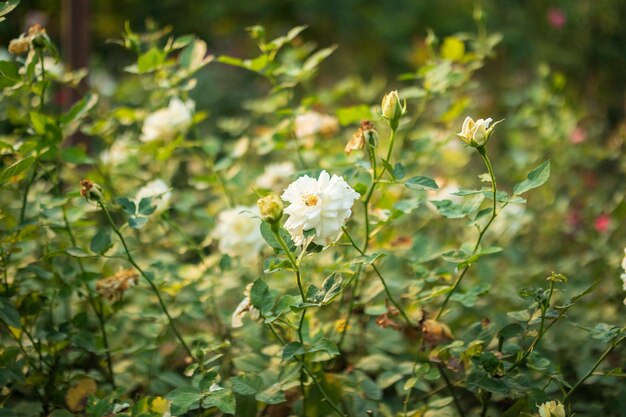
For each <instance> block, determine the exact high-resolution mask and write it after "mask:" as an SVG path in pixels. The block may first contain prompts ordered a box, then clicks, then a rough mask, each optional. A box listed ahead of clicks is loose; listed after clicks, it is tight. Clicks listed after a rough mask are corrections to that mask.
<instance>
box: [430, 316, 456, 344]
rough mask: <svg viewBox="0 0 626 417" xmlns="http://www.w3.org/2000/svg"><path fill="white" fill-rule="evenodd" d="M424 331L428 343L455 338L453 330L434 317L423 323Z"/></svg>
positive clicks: (439, 342) (438, 342)
mask: <svg viewBox="0 0 626 417" xmlns="http://www.w3.org/2000/svg"><path fill="white" fill-rule="evenodd" d="M422 333H423V335H424V340H425V341H426V343H428V344H430V345H433V346H435V345H439V344H441V343H443V342H445V341H448V340H452V339H453V336H452V332H451V331H450V328H449V327H448V326H447V325H446V324H445V323H441V322H438V321H437V320H432V319H429V320H425V321H424V322H423V323H422Z"/></svg>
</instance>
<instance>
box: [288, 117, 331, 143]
mask: <svg viewBox="0 0 626 417" xmlns="http://www.w3.org/2000/svg"><path fill="white" fill-rule="evenodd" d="M294 129H295V133H296V137H298V138H299V139H304V138H308V137H310V136H314V135H316V134H318V133H321V134H323V135H331V134H333V133H335V132H336V131H337V130H339V123H338V122H337V119H336V118H334V117H333V116H329V115H327V114H321V113H318V112H316V111H310V112H307V113H304V114H301V115H298V116H296V119H295V120H294Z"/></svg>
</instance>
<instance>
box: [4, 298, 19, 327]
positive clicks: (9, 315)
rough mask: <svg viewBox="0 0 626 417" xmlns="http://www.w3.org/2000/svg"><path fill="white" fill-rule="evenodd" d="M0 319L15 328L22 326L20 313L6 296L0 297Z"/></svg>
mask: <svg viewBox="0 0 626 417" xmlns="http://www.w3.org/2000/svg"><path fill="white" fill-rule="evenodd" d="M0 319H2V321H3V322H5V323H6V324H8V325H9V326H11V327H15V328H16V329H20V328H21V327H22V323H21V320H20V313H18V311H17V309H16V308H15V306H14V305H13V302H12V301H11V300H10V299H8V298H6V297H0Z"/></svg>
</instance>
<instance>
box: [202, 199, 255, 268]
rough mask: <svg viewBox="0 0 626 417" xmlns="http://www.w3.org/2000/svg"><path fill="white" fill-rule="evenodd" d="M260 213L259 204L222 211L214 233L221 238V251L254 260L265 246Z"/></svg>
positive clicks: (219, 246) (217, 237)
mask: <svg viewBox="0 0 626 417" xmlns="http://www.w3.org/2000/svg"><path fill="white" fill-rule="evenodd" d="M259 215H260V213H259V208H258V207H257V206H249V207H247V206H237V207H234V208H232V209H227V210H224V211H222V212H221V213H220V214H219V216H218V217H217V226H216V228H215V230H214V231H213V233H212V234H213V236H214V237H215V238H216V239H218V240H219V245H218V248H219V250H220V252H222V253H225V254H227V255H230V256H238V257H241V258H242V259H244V260H248V261H251V260H254V258H255V257H256V256H257V255H258V253H259V252H260V251H261V249H263V247H264V246H265V241H264V240H263V237H262V236H261V230H260V225H261V219H260V218H259Z"/></svg>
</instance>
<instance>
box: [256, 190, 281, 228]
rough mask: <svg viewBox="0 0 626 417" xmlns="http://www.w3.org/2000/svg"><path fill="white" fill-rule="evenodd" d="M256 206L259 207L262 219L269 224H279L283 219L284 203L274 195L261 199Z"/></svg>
mask: <svg viewBox="0 0 626 417" xmlns="http://www.w3.org/2000/svg"><path fill="white" fill-rule="evenodd" d="M256 204H257V206H259V211H260V213H261V218H262V219H263V220H265V221H266V222H268V223H271V224H275V223H278V222H279V221H280V219H281V218H282V217H283V208H284V204H283V201H282V200H281V199H280V198H279V197H278V196H276V195H274V194H270V195H267V196H265V197H262V198H259V200H258V201H257V202H256Z"/></svg>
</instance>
